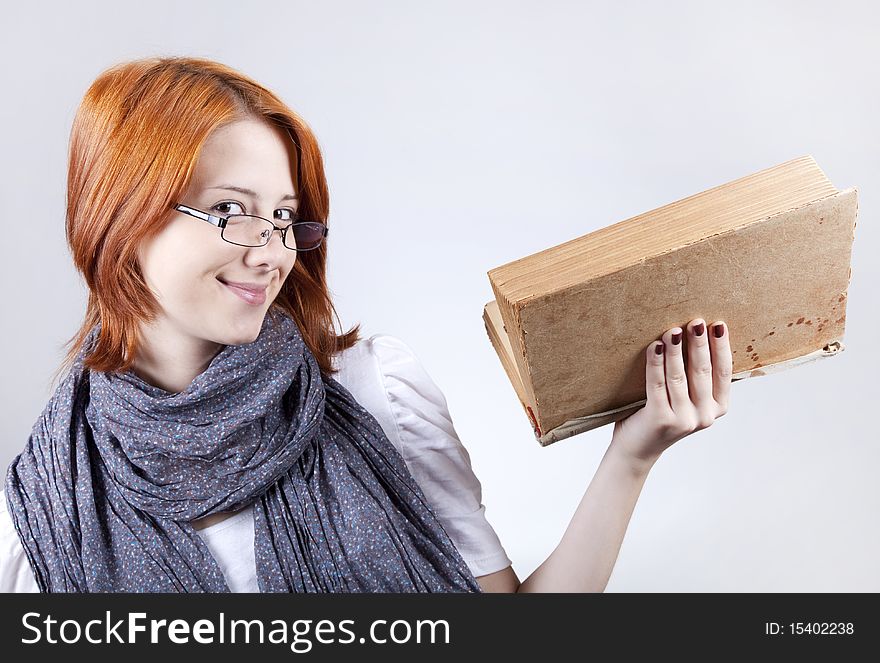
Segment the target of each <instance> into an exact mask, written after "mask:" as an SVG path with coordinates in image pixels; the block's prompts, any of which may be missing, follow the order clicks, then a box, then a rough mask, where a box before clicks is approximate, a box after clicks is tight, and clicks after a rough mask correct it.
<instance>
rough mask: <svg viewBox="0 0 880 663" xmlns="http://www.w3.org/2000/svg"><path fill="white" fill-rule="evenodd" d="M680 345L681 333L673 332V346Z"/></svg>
mask: <svg viewBox="0 0 880 663" xmlns="http://www.w3.org/2000/svg"><path fill="white" fill-rule="evenodd" d="M679 343H681V332H680V331H677V332H673V334H672V345H678V344H679Z"/></svg>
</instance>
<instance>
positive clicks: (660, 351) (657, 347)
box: [654, 341, 663, 355]
mask: <svg viewBox="0 0 880 663" xmlns="http://www.w3.org/2000/svg"><path fill="white" fill-rule="evenodd" d="M654 354H655V355H662V354H663V341H660V342H659V343H658V344H657V345H655V346H654Z"/></svg>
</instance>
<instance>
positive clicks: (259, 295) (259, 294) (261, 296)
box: [217, 278, 267, 306]
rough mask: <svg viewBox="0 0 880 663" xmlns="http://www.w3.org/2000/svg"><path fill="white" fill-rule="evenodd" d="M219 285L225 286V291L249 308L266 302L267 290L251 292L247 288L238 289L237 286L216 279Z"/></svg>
mask: <svg viewBox="0 0 880 663" xmlns="http://www.w3.org/2000/svg"><path fill="white" fill-rule="evenodd" d="M217 280H218V281H219V282H220V283H222V284H223V285H224V286H226V289H227V290H228V291H229V292H231V293H232V294H234V295H236V296H237V297H238V298H239V299H241V300H243V301H245V302H246V303H248V304H250V305H251V306H261V305H262V304H264V303H265V302H266V290H267V288H263V289H262V290H251V289H249V288H240V287H238V286H235V285H232V284H230V283H227V282H226V281H223V280H222V279H220V278H218V279H217Z"/></svg>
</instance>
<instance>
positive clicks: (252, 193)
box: [208, 184, 298, 200]
mask: <svg viewBox="0 0 880 663" xmlns="http://www.w3.org/2000/svg"><path fill="white" fill-rule="evenodd" d="M208 189H227V190H228V191H238V193H243V194H245V195H247V196H251V197H252V198H259V196H258V195H257V193H256V191H251V190H250V189H245V188H244V187H240V186H233V185H232V184H221V185H220V186H209V187H208ZM281 200H298V198H297V197H296V196H295V195H294V194H292V193H289V194H287V195H286V196H282V198H281Z"/></svg>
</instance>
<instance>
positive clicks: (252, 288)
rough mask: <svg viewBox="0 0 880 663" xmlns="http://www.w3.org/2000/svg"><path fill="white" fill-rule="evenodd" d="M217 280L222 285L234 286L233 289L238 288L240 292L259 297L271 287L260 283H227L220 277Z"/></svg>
mask: <svg viewBox="0 0 880 663" xmlns="http://www.w3.org/2000/svg"><path fill="white" fill-rule="evenodd" d="M217 280H218V281H220V283H223V284H225V285H228V286H232V287H233V288H238V289H239V290H247V291H249V292H252V293H254V294H255V295H259V294H261V293H264V292H266V288H268V287H269V284H268V283H267V284H266V285H262V284H260V283H247V282H240V281H227V280H225V279H221V278H220V277H219V276H218V277H217Z"/></svg>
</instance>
